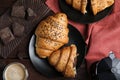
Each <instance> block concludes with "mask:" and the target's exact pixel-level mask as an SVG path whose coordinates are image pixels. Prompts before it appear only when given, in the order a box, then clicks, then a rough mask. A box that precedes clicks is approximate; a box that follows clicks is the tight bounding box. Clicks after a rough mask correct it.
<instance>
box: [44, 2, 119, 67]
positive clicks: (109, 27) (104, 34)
mask: <svg viewBox="0 0 120 80" xmlns="http://www.w3.org/2000/svg"><path fill="white" fill-rule="evenodd" d="M119 3H120V0H115V5H114V9H113V11H112V13H111V14H110V15H108V16H107V17H105V18H104V19H102V20H100V21H98V22H95V23H92V24H89V26H87V28H88V30H87V31H86V30H85V29H87V28H85V26H84V25H81V24H78V23H77V25H76V23H74V22H71V24H72V25H73V26H75V27H76V28H77V29H79V30H80V32H81V33H82V34H83V32H84V33H85V34H86V33H87V39H86V43H87V44H88V51H87V55H86V57H85V58H86V60H87V65H88V69H89V68H90V66H91V64H93V63H94V62H96V61H100V60H101V59H103V58H105V57H107V56H108V55H109V52H110V51H113V52H114V53H116V54H115V55H116V56H117V57H118V58H120V36H119V34H120V8H119V7H120V5H119ZM46 4H47V5H48V7H49V8H51V9H52V10H53V11H54V12H59V11H60V9H59V6H58V0H47V1H46ZM85 31H86V32H85ZM85 34H84V35H83V36H86V35H85Z"/></svg>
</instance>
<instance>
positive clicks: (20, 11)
mask: <svg viewBox="0 0 120 80" xmlns="http://www.w3.org/2000/svg"><path fill="white" fill-rule="evenodd" d="M11 16H14V17H19V18H25V8H24V6H13V7H12V12H11Z"/></svg>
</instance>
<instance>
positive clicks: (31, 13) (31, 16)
mask: <svg viewBox="0 0 120 80" xmlns="http://www.w3.org/2000/svg"><path fill="white" fill-rule="evenodd" d="M36 16H37V15H36V13H35V12H34V10H33V9H31V8H28V9H27V20H31V19H34V18H35V17H36Z"/></svg>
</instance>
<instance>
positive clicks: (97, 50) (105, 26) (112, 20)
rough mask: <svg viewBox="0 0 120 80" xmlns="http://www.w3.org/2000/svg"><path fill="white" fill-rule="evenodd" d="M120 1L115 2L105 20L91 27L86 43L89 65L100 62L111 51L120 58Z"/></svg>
mask: <svg viewBox="0 0 120 80" xmlns="http://www.w3.org/2000/svg"><path fill="white" fill-rule="evenodd" d="M118 7H120V0H115V4H114V9H113V11H112V13H111V14H110V15H108V16H107V17H105V18H104V19H102V20H100V21H98V22H95V23H92V24H90V25H89V29H88V36H87V40H86V43H87V44H88V51H87V56H86V60H87V65H88V68H90V66H91V64H93V63H94V62H96V61H100V60H101V59H103V58H104V57H107V56H108V55H109V52H110V51H113V52H114V53H115V56H116V57H117V58H120V8H118Z"/></svg>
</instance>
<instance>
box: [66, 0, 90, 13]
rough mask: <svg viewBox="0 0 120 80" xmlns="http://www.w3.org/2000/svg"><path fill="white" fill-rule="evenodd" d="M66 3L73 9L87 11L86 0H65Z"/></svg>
mask: <svg viewBox="0 0 120 80" xmlns="http://www.w3.org/2000/svg"><path fill="white" fill-rule="evenodd" d="M66 3H68V4H69V5H71V6H72V7H73V8H74V9H76V10H79V11H81V13H83V14H85V13H87V10H86V7H87V3H88V1H87V0H66Z"/></svg>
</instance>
